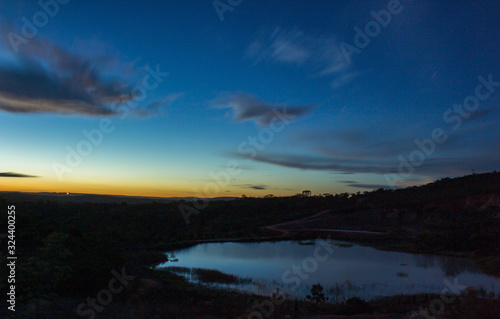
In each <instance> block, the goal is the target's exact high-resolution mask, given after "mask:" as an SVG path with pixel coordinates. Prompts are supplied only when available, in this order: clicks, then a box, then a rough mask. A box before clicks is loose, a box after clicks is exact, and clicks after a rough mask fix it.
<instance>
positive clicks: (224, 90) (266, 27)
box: [0, 0, 500, 197]
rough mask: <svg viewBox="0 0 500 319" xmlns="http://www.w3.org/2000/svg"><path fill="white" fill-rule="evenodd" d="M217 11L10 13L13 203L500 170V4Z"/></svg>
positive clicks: (239, 5)
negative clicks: (17, 196) (30, 197)
mask: <svg viewBox="0 0 500 319" xmlns="http://www.w3.org/2000/svg"><path fill="white" fill-rule="evenodd" d="M216 3H217V6H214V2H213V1H212V0H206V1H193V0H191V1H189V0H185V1H131V0H125V1H78V0H71V1H68V0H64V1H63V0H59V2H56V0H41V1H40V2H38V1H26V0H24V1H19V0H2V3H1V5H0V123H1V125H0V190H2V191H30V192H78V193H102V194H124V195H144V196H164V197H169V196H199V197H216V196H240V195H241V194H246V195H252V196H262V195H266V194H269V193H272V194H275V195H287V194H289V195H291V194H295V193H298V192H301V191H302V190H304V189H310V190H311V191H312V192H313V194H318V193H326V192H328V193H338V192H356V191H363V190H371V189H373V188H380V187H385V188H388V187H391V186H396V187H398V186H407V185H417V184H421V183H425V182H429V181H432V180H435V179H439V178H442V177H446V176H450V177H453V176H461V175H465V174H469V173H471V172H472V171H475V172H486V171H492V170H498V169H499V166H500V165H499V163H500V148H499V147H498V146H499V145H500V134H499V132H500V130H499V126H498V122H499V119H500V112H499V104H500V83H499V82H500V59H499V56H500V19H498V17H499V15H500V3H499V2H498V1H487V0H479V1H457V0H443V1H437V2H436V1H427V0H413V1H410V0H401V1H396V0H383V1H379V0H377V1H363V0H362V1H355V2H353V1H347V0H336V1H333V0H332V1H307V2H306V1H286V2H285V1H260V0H254V1H249V0H242V1H230V3H232V4H233V5H229V4H228V2H227V0H220V1H218V2H216ZM235 4H236V6H234V5H235ZM43 7H45V9H44V8H43ZM44 10H45V11H44ZM381 10H385V11H383V12H381ZM389 15H390V16H389ZM377 19H378V20H380V22H377ZM381 24H383V25H381ZM37 25H38V26H37ZM360 32H366V33H369V34H370V35H371V36H370V35H369V36H367V35H364V34H363V35H360ZM463 104H465V105H463ZM419 145H420V146H419Z"/></svg>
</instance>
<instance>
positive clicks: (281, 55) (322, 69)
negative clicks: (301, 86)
mask: <svg viewBox="0 0 500 319" xmlns="http://www.w3.org/2000/svg"><path fill="white" fill-rule="evenodd" d="M246 56H247V57H248V58H250V59H253V60H254V63H261V62H266V61H267V62H275V63H280V64H288V65H293V66H297V67H305V68H309V69H311V70H312V71H313V73H314V75H315V76H321V77H328V78H329V79H330V81H331V86H332V88H333V89H339V88H341V87H343V86H345V85H347V84H349V83H350V82H352V81H353V80H354V79H356V78H357V77H358V76H359V75H360V74H361V72H358V71H354V70H352V68H353V66H352V64H350V63H348V62H347V60H346V58H345V57H344V54H343V52H342V50H341V48H340V44H339V41H338V40H337V39H336V38H335V37H333V36H315V35H311V34H307V33H305V32H303V31H301V30H298V29H294V30H286V29H283V28H280V27H276V28H274V30H273V31H272V32H264V33H261V34H260V35H259V36H258V37H257V38H256V39H255V40H254V41H253V42H252V43H251V44H250V45H249V46H248V48H247V51H246Z"/></svg>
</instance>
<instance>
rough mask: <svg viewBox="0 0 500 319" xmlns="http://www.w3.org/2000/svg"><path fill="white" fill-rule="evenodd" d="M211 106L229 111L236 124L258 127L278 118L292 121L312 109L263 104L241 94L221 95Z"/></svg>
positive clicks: (248, 95)
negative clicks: (243, 123)
mask: <svg viewBox="0 0 500 319" xmlns="http://www.w3.org/2000/svg"><path fill="white" fill-rule="evenodd" d="M213 105H214V107H215V108H219V109H231V112H232V115H233V119H234V120H235V121H237V122H245V121H253V122H254V123H255V124H256V125H259V126H267V125H269V124H271V123H272V122H273V120H275V119H279V118H281V119H286V120H288V121H293V120H296V119H297V118H299V117H302V116H305V115H306V114H308V113H309V112H311V111H312V110H313V109H314V108H313V107H311V106H308V105H300V106H292V105H287V104H280V103H271V102H265V101H261V100H259V99H258V98H256V97H255V96H253V95H250V94H246V93H241V92H238V93H231V94H226V95H223V96H221V97H219V98H218V99H217V100H215V102H214V103H213Z"/></svg>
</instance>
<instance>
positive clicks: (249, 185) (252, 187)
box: [241, 184, 269, 191]
mask: <svg viewBox="0 0 500 319" xmlns="http://www.w3.org/2000/svg"><path fill="white" fill-rule="evenodd" d="M241 187H243V188H250V189H255V190H259V191H260V190H265V189H268V188H269V187H268V186H267V185H253V184H245V185H241Z"/></svg>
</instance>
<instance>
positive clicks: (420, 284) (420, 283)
mask: <svg viewBox="0 0 500 319" xmlns="http://www.w3.org/2000/svg"><path fill="white" fill-rule="evenodd" d="M312 243H314V245H310V244H312ZM174 253H175V257H176V258H178V260H179V261H178V262H165V263H163V264H161V265H159V266H158V267H159V268H163V267H169V266H180V267H188V268H205V269H216V270H219V271H222V272H224V273H228V274H232V275H236V276H240V277H249V278H251V279H252V280H253V282H252V284H247V285H239V286H224V285H223V286H222V287H227V288H235V289H237V290H244V291H248V292H252V293H256V294H261V295H269V294H270V293H271V292H272V291H274V290H275V289H276V288H279V289H280V292H282V293H285V294H286V295H287V296H288V297H289V298H304V296H305V295H306V294H307V293H309V291H310V289H311V286H312V285H313V284H316V283H321V285H322V286H323V287H325V290H326V293H327V295H328V296H329V297H330V300H332V301H341V300H345V299H346V298H350V297H352V296H358V297H361V298H363V299H373V298H376V297H380V296H390V295H395V294H413V293H441V292H442V291H443V289H447V290H446V291H453V290H455V291H453V292H457V291H456V290H462V289H463V288H462V287H463V286H475V287H478V288H479V287H483V288H484V289H485V290H486V291H488V292H496V293H499V292H500V279H498V278H496V277H492V276H488V275H485V274H482V273H480V271H479V270H478V269H477V267H475V266H474V265H472V264H471V263H470V262H468V261H467V260H465V259H461V258H456V257H446V256H432V255H423V254H409V253H401V252H390V251H380V250H376V249H374V248H371V247H366V246H359V245H356V244H349V243H345V242H339V241H331V240H329V241H322V240H315V241H312V242H309V245H301V244H299V242H297V241H281V242H258V243H230V242H229V243H207V244H199V245H197V246H194V247H190V248H187V249H183V250H177V251H175V252H174ZM170 255H171V252H169V256H170ZM186 276H187V277H188V278H190V276H189V275H186ZM190 279H192V278H190Z"/></svg>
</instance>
